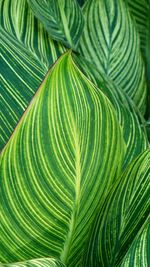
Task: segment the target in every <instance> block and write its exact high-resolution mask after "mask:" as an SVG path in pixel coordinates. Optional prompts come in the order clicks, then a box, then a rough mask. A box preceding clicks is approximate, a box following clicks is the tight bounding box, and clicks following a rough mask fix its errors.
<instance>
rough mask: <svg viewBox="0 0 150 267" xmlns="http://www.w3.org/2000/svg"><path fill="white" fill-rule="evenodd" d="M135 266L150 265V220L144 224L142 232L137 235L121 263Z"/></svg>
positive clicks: (146, 266) (124, 266)
mask: <svg viewBox="0 0 150 267" xmlns="http://www.w3.org/2000/svg"><path fill="white" fill-rule="evenodd" d="M134 266H136V267H143V266H144V267H149V266H150V222H149V223H147V224H146V225H145V226H144V229H142V232H140V234H139V235H138V236H137V237H136V239H135V240H134V242H133V244H132V245H131V247H130V249H129V251H128V253H127V254H126V256H125V257H124V259H123V263H122V264H121V267H134Z"/></svg>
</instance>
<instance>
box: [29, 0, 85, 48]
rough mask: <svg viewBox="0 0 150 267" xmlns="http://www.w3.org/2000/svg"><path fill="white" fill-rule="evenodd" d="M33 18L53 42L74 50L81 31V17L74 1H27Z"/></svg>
mask: <svg viewBox="0 0 150 267" xmlns="http://www.w3.org/2000/svg"><path fill="white" fill-rule="evenodd" d="M28 1H29V4H30V6H31V8H32V10H33V12H34V14H35V16H36V17H37V18H38V19H39V20H40V21H41V22H42V23H43V25H44V27H45V28H46V30H47V31H48V33H49V34H50V35H51V36H52V38H53V39H54V40H57V41H60V42H62V43H63V44H65V45H66V46H68V47H71V48H75V47H76V46H77V44H78V41H79V38H80V35H81V33H82V31H83V26H84V20H83V15H82V12H81V9H80V6H79V5H78V3H77V1H76V0H43V1H41V0H28Z"/></svg>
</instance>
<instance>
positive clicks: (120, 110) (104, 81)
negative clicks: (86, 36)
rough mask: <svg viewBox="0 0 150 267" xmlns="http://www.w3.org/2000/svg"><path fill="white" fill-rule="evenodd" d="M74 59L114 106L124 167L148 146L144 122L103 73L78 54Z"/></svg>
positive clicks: (125, 97)
mask: <svg viewBox="0 0 150 267" xmlns="http://www.w3.org/2000/svg"><path fill="white" fill-rule="evenodd" d="M74 59H75V61H76V63H77V64H78V66H79V68H80V69H81V70H82V72H83V73H84V74H85V75H86V76H87V77H88V78H89V79H90V80H91V81H92V82H93V83H94V84H95V85H96V86H97V88H99V89H100V90H101V91H102V92H103V93H104V94H105V95H106V96H107V97H108V98H109V100H110V101H111V103H112V104H113V106H114V108H115V111H116V114H117V118H118V121H119V123H120V125H121V128H122V131H123V136H124V140H125V143H126V146H127V149H126V155H125V157H124V163H123V167H126V166H127V165H128V164H129V163H130V162H131V161H132V160H134V159H135V158H136V157H137V156H138V155H139V154H140V153H141V152H143V151H144V150H145V149H146V148H148V147H149V143H148V137H147V134H146V127H145V123H146V122H145V120H144V119H143V118H142V116H141V115H140V113H139V112H138V110H137V109H136V107H135V105H134V103H133V102H132V100H131V99H129V97H128V96H127V94H126V93H125V92H123V91H121V90H120V88H118V86H115V84H114V83H113V82H112V81H110V80H109V79H108V77H107V76H106V75H105V74H102V73H101V72H99V71H98V70H97V69H96V67H95V66H93V65H92V64H90V63H89V62H86V60H85V59H83V58H82V57H81V56H79V55H74Z"/></svg>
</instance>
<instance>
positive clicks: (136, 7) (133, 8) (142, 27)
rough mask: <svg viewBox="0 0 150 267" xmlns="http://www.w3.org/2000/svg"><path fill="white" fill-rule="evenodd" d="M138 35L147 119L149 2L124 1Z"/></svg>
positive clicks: (148, 108)
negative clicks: (143, 71) (144, 72)
mask: <svg viewBox="0 0 150 267" xmlns="http://www.w3.org/2000/svg"><path fill="white" fill-rule="evenodd" d="M126 2H127V4H128V6H129V10H130V12H131V14H132V18H133V19H134V21H135V22H136V26H137V29H138V32H139V35H140V46H141V50H142V54H143V58H144V61H145V67H146V77H147V84H148V98H147V114H146V115H147V117H148V116H149V117H150V1H149V0H134V1H132V0H126Z"/></svg>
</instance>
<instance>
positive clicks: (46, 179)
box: [0, 52, 125, 266]
mask: <svg viewBox="0 0 150 267" xmlns="http://www.w3.org/2000/svg"><path fill="white" fill-rule="evenodd" d="M124 149H125V148H124V141H123V138H122V134H121V129H120V127H119V124H118V121H117V118H116V115H115V111H114V109H113V107H112V105H111V103H110V101H109V100H108V99H107V97H106V96H105V95H104V94H103V93H102V92H100V91H99V90H97V89H96V88H95V86H94V85H93V84H92V83H91V82H90V81H89V80H87V78H86V77H85V76H84V75H83V74H82V73H81V72H80V71H79V69H78V68H77V66H76V65H75V63H74V62H73V60H72V57H71V54H70V52H69V53H67V54H65V55H63V56H62V57H61V58H60V59H59V61H58V62H57V63H56V64H55V65H54V67H53V68H52V70H50V71H49V73H48V74H47V76H46V78H45V80H44V81H43V83H42V85H41V86H40V88H39V90H38V91H37V93H36V95H35V97H34V99H33V100H32V102H31V103H30V105H29V107H28V109H27V110H26V112H25V113H24V115H23V117H22V119H21V121H20V123H19V124H18V126H17V128H16V129H15V131H14V133H13V135H12V136H11V139H10V140H9V142H8V143H7V145H6V147H5V148H4V149H3V151H2V153H1V165H0V172H1V173H0V176H1V184H0V188H1V199H2V201H1V205H2V207H1V210H2V220H1V225H2V231H1V244H0V246H1V252H0V260H1V261H3V262H14V261H22V260H26V259H29V258H37V257H49V256H52V257H56V258H60V259H61V261H62V262H64V263H67V264H68V266H78V262H79V261H80V258H81V257H80V255H81V253H82V250H83V247H84V244H85V242H86V239H87V233H88V232H89V227H90V225H91V223H92V221H93V219H94V217H95V213H96V211H97V210H98V209H99V208H100V205H101V203H102V202H103V199H104V198H105V196H106V194H107V192H108V190H109V188H110V186H111V184H112V183H113V181H114V180H115V179H116V178H117V176H118V175H119V174H120V170H121V165H122V160H123V156H124Z"/></svg>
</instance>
